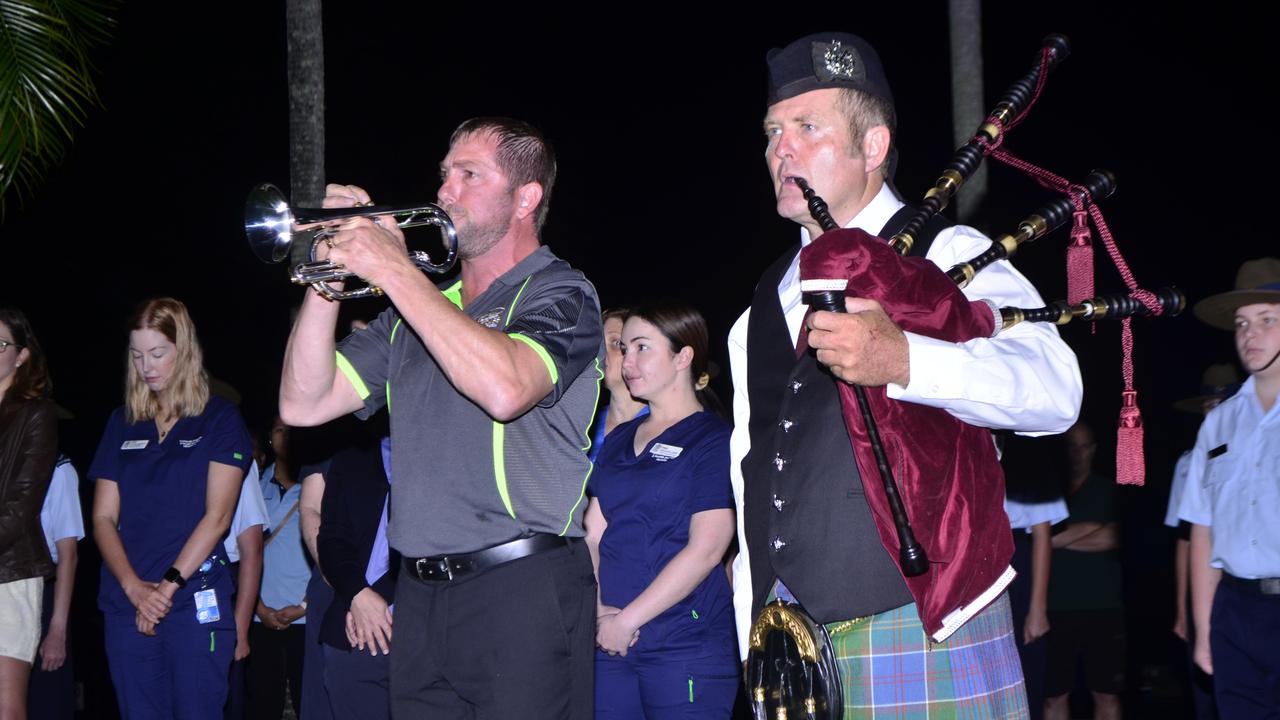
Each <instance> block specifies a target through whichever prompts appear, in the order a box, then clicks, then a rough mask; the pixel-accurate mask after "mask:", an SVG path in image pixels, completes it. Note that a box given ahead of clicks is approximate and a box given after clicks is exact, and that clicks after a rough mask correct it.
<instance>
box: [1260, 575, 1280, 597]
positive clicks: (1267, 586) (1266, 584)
mask: <svg viewBox="0 0 1280 720" xmlns="http://www.w3.org/2000/svg"><path fill="white" fill-rule="evenodd" d="M1258 589H1259V590H1261V591H1262V594H1263V595H1280V577H1273V578H1262V579H1261V580H1259V581H1258Z"/></svg>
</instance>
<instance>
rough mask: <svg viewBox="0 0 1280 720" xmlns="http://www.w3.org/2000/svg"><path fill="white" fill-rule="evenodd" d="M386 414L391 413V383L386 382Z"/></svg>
mask: <svg viewBox="0 0 1280 720" xmlns="http://www.w3.org/2000/svg"><path fill="white" fill-rule="evenodd" d="M387 412H391V381H390V380H388V381H387Z"/></svg>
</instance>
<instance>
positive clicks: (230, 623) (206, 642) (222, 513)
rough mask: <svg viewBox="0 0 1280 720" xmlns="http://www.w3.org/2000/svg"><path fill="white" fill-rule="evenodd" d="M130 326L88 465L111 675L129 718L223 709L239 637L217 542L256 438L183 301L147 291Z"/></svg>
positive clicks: (217, 713) (206, 714)
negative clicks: (214, 370)
mask: <svg viewBox="0 0 1280 720" xmlns="http://www.w3.org/2000/svg"><path fill="white" fill-rule="evenodd" d="M129 328H130V332H129V352H128V357H127V360H128V362H127V364H126V365H127V370H126V380H125V404H124V406H123V407H121V408H118V409H117V410H116V411H115V412H114V413H112V415H111V419H110V420H109V421H108V422H107V428H106V430H105V432H104V433H103V436H102V441H101V443H100V444H99V445H98V451H97V454H96V455H95V456H94V459H93V465H92V466H91V467H90V469H89V476H90V477H92V478H96V481H97V485H96V489H95V493H94V499H93V533H94V538H95V539H96V540H97V543H98V548H99V549H100V550H101V552H102V558H103V568H102V585H101V590H100V591H99V593H98V607H99V608H101V609H102V611H103V614H104V621H105V627H106V648H107V659H108V661H109V665H110V670H111V680H112V682H113V683H114V685H115V689H116V695H117V698H118V700H119V704H120V712H121V715H123V716H124V717H125V718H144V717H157V718H162V717H163V718H169V717H173V718H211V719H212V718H220V717H221V716H222V706H223V702H224V700H225V698H226V693H227V669H228V667H229V665H230V662H231V656H232V653H233V652H234V651H235V644H236V628H235V618H234V612H233V610H234V608H233V607H232V605H231V597H232V578H231V576H230V573H229V572H228V571H227V568H226V563H225V558H223V557H222V543H221V540H222V537H223V535H225V534H226V532H227V528H228V526H229V525H230V522H231V516H232V513H233V512H234V510H235V505H236V498H237V497H238V496H239V494H240V484H241V482H242V481H243V479H244V473H245V470H246V469H247V468H248V466H249V463H250V462H251V461H252V457H253V446H252V441H251V440H250V439H249V433H248V431H247V430H246V429H245V426H244V421H243V420H241V418H240V413H239V411H238V410H236V408H235V406H234V405H233V404H231V403H230V402H229V401H227V400H224V399H222V398H220V397H218V396H216V395H210V393H209V381H208V376H207V374H206V373H205V369H204V363H203V355H202V353H201V351H200V343H199V341H198V340H197V339H196V331H195V326H194V324H193V323H192V322H191V316H190V315H189V314H188V313H187V308H186V306H185V305H183V304H182V303H181V302H179V301H177V300H174V299H172V298H159V299H155V300H149V301H147V302H145V303H143V304H142V305H141V306H140V307H139V308H138V310H137V312H135V313H134V315H133V318H132V319H131V321H130V323H129Z"/></svg>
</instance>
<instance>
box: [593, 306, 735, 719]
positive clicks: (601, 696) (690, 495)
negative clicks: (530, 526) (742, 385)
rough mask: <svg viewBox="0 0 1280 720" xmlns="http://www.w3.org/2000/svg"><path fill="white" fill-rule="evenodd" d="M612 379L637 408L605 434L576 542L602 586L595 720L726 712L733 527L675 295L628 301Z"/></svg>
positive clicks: (711, 419)
mask: <svg viewBox="0 0 1280 720" xmlns="http://www.w3.org/2000/svg"><path fill="white" fill-rule="evenodd" d="M622 349H623V353H624V358H623V362H622V375H623V378H624V379H625V380H626V383H627V387H628V388H629V390H630V392H631V395H632V396H633V397H635V398H637V399H639V400H644V401H646V402H648V403H649V414H648V415H647V416H644V417H638V418H636V419H634V420H632V421H630V422H627V423H624V424H622V425H619V426H618V427H617V428H616V429H615V430H614V431H613V432H612V433H610V434H609V435H608V437H607V438H606V439H605V442H604V445H603V447H602V448H601V451H600V455H599V458H598V460H597V466H596V470H595V472H594V473H593V474H592V476H591V481H590V486H589V490H590V494H591V495H592V498H591V502H590V505H589V506H588V508H587V516H586V523H587V542H588V544H589V546H590V547H591V549H592V556H593V558H595V559H596V576H597V578H598V579H599V582H600V607H599V608H598V612H597V615H598V621H597V635H596V644H597V645H598V646H599V648H600V649H599V651H598V652H597V654H596V717H597V718H645V717H648V718H656V717H661V718H668V717H677V716H678V717H693V718H716V717H721V718H727V717H729V715H730V713H731V712H732V710H733V703H734V699H735V697H736V694H737V689H738V668H739V666H738V660H737V651H736V647H737V645H736V642H735V640H734V624H733V601H732V593H731V591H730V589H729V583H728V579H727V577H726V575H725V571H724V569H723V567H722V560H723V558H724V554H725V551H726V549H727V548H728V547H729V543H730V542H731V541H732V540H733V536H734V532H735V524H734V515H733V491H732V489H731V486H730V484H729V433H730V428H729V426H728V425H727V424H726V423H725V422H724V421H723V420H721V419H720V417H719V416H717V415H716V414H715V412H713V411H711V410H709V409H708V408H714V409H715V410H718V409H719V403H718V402H716V401H715V398H714V396H712V395H711V394H710V392H709V391H707V390H706V389H705V388H706V385H707V373H706V367H707V326H706V322H705V321H704V320H703V319H702V316H701V315H700V314H698V312H697V311H696V310H694V309H693V308H690V307H688V306H686V305H682V304H676V303H663V304H653V305H648V306H641V307H638V308H635V309H633V310H632V311H631V312H630V314H629V315H628V317H627V319H626V322H625V324H624V325H623V331H622Z"/></svg>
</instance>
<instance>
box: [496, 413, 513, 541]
mask: <svg viewBox="0 0 1280 720" xmlns="http://www.w3.org/2000/svg"><path fill="white" fill-rule="evenodd" d="M506 428H507V426H506V425H503V424H502V423H500V422H498V421H496V420H495V421H494V423H493V477H494V479H495V480H497V482H498V494H499V495H501V496H502V505H503V507H505V508H506V509H507V514H508V515H510V516H511V519H512V520H514V519H515V518H516V511H515V509H514V508H512V507H511V493H510V492H509V491H508V490H507V466H506V461H505V460H504V457H503V443H504V442H505V440H506V435H505V433H506Z"/></svg>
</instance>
